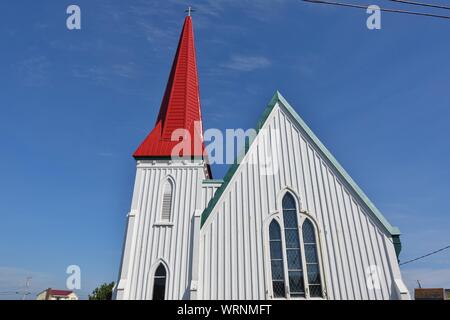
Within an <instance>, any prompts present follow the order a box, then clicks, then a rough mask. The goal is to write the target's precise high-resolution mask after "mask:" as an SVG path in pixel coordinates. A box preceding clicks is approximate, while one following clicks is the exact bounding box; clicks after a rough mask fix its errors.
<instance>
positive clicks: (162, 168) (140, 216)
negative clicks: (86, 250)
mask: <svg viewBox="0 0 450 320" xmlns="http://www.w3.org/2000/svg"><path fill="white" fill-rule="evenodd" d="M133 156H134V158H135V159H136V164H137V165H136V166H137V170H136V180H135V185H134V192H133V198H132V203H131V210H130V212H129V213H128V216H127V219H128V223H127V228H126V237H125V243H124V248H123V256H122V261H121V269H120V275H119V281H118V284H117V288H116V289H115V298H116V299H119V300H121V299H138V300H140V299H190V298H195V291H196V288H195V281H193V279H192V274H193V273H192V265H193V264H195V261H196V257H195V255H196V253H195V251H196V250H195V248H196V243H198V239H197V237H198V232H196V230H200V214H201V211H202V210H203V208H204V205H202V200H201V198H202V195H201V193H202V181H203V180H205V179H210V178H211V171H210V168H209V165H208V164H207V161H206V156H205V147H204V143H203V129H202V116H201V109H200V97H199V82H198V73H197V62H196V56H195V45H194V32H193V25H192V18H191V17H190V15H189V16H187V17H186V19H185V21H184V25H183V30H182V32H181V36H180V40H179V43H178V48H177V51H176V54H175V59H174V61H173V65H172V69H171V71H170V75H169V80H168V83H167V87H166V90H165V93H164V96H163V99H162V103H161V107H160V111H159V114H158V117H157V120H156V124H155V127H154V129H153V130H152V131H151V132H150V134H149V135H148V136H147V137H146V138H145V140H144V141H143V142H142V143H141V145H140V146H139V147H138V149H137V150H136V151H135V153H134V155H133ZM193 261H194V262H193ZM192 284H194V285H192Z"/></svg>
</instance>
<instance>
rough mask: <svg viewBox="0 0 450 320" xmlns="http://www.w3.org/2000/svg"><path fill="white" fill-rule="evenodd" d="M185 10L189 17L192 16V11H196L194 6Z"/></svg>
mask: <svg viewBox="0 0 450 320" xmlns="http://www.w3.org/2000/svg"><path fill="white" fill-rule="evenodd" d="M185 12H187V14H188V17H190V16H191V13H192V12H195V10H194V9H192V7H188V8H187V10H186V11H185Z"/></svg>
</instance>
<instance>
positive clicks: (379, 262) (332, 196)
mask: <svg viewBox="0 0 450 320" xmlns="http://www.w3.org/2000/svg"><path fill="white" fill-rule="evenodd" d="M262 129H263V130H261V131H260V133H259V134H258V136H257V138H256V140H255V142H254V143H253V144H252V146H251V147H250V150H249V151H248V153H247V155H246V157H245V159H244V161H243V163H242V164H241V165H240V167H239V169H238V171H236V173H235V174H234V176H233V177H232V179H231V181H230V182H229V184H228V185H227V187H226V189H225V190H224V192H223V193H222V196H221V199H219V201H218V202H217V203H216V205H215V207H214V209H213V210H212V212H211V214H210V216H209V218H208V219H207V221H206V223H205V224H204V225H203V227H202V229H201V231H200V233H201V237H200V239H201V240H200V241H201V243H200V248H201V249H200V265H201V272H200V274H201V276H200V279H199V281H200V283H199V287H200V288H202V289H201V290H200V295H199V298H201V299H266V298H267V297H268V293H269V292H270V290H271V289H270V288H271V283H270V281H269V280H270V275H269V272H268V270H267V268H268V265H267V264H268V257H267V254H268V252H269V251H268V250H266V249H265V246H268V244H267V243H265V241H266V240H267V239H266V236H265V235H266V234H267V230H266V228H267V225H268V223H267V222H268V221H269V220H270V219H271V218H272V217H273V216H274V215H277V214H279V213H280V204H279V203H277V201H279V199H280V195H281V193H282V192H283V190H284V189H285V188H289V189H291V190H293V191H294V192H295V193H296V195H297V196H298V198H299V200H300V209H301V210H306V211H307V213H308V214H310V215H311V216H312V217H313V218H314V219H315V221H316V223H317V225H318V229H319V230H318V235H319V243H320V253H319V254H320V256H321V260H322V269H323V271H322V279H323V286H324V287H325V289H326V293H327V298H328V299H390V298H392V297H395V293H393V292H392V290H393V285H392V282H393V279H394V278H395V276H394V274H397V273H398V272H397V269H398V266H396V264H397V261H396V257H395V254H392V253H393V252H394V248H393V244H392V241H391V237H390V234H389V233H388V232H387V231H386V230H385V229H383V227H382V226H380V224H379V223H378V221H376V220H375V219H374V218H372V216H371V215H369V214H368V212H367V209H366V207H364V206H363V204H362V202H361V200H360V199H359V198H358V196H357V195H356V194H355V193H354V191H353V190H351V189H350V188H349V187H348V186H347V184H346V183H345V182H344V181H342V179H341V177H340V175H339V174H338V173H337V172H336V171H335V169H334V168H333V167H332V166H331V165H330V164H329V163H328V160H327V159H326V158H325V157H324V156H323V155H322V153H321V152H320V151H318V148H317V147H316V146H315V145H314V144H313V142H312V141H310V139H309V137H308V136H307V135H306V134H305V133H304V132H303V130H302V129H301V127H300V126H298V124H297V123H296V122H295V121H294V120H292V119H291V117H290V115H289V114H288V113H287V112H286V111H285V110H284V107H280V105H277V106H276V107H275V108H274V109H273V111H272V113H271V114H270V116H269V118H268V119H267V121H266V122H265V125H264V127H263V128H262ZM265 129H274V130H278V133H279V134H278V135H276V134H275V133H274V131H265V132H263V131H264V130H265ZM277 138H278V141H277ZM268 150H275V152H274V155H275V157H276V160H277V161H278V169H279V170H278V171H277V172H276V173H275V174H274V175H262V174H261V165H258V164H261V163H264V162H263V161H262V158H261V157H263V156H264V155H265V154H267V151H268ZM250 158H251V159H256V161H252V162H251V163H248V161H247V160H248V159H250ZM252 163H253V164H252ZM255 163H256V165H255ZM210 188H212V189H213V187H210ZM215 190H216V189H213V190H209V189H208V187H205V186H204V187H203V194H204V196H203V205H204V206H205V207H206V205H207V204H208V202H209V200H210V199H211V197H212V195H213V194H214V192H215ZM371 265H376V266H377V267H378V268H379V270H380V285H381V288H380V289H379V290H370V289H369V288H368V287H367V280H366V276H367V273H366V272H367V270H368V268H369V267H370V266H371Z"/></svg>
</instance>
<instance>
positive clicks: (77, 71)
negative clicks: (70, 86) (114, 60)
mask: <svg viewBox="0 0 450 320" xmlns="http://www.w3.org/2000/svg"><path fill="white" fill-rule="evenodd" d="M72 75H73V76H74V77H77V78H82V79H87V80H90V81H92V82H94V83H97V84H105V83H107V82H109V81H111V80H114V79H117V78H126V79H135V78H136V77H137V76H138V68H137V67H136V64H135V63H134V62H128V63H123V64H113V65H111V66H109V65H108V66H90V67H87V68H83V67H80V66H77V67H75V68H73V69H72Z"/></svg>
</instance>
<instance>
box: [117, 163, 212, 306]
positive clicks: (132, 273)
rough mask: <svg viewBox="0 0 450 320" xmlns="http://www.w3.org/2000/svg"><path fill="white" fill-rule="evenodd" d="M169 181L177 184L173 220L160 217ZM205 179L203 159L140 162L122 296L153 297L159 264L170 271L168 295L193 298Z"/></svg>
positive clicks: (124, 259) (120, 280)
mask: <svg viewBox="0 0 450 320" xmlns="http://www.w3.org/2000/svg"><path fill="white" fill-rule="evenodd" d="M167 179H171V183H173V186H172V187H173V189H172V191H171V193H172V197H173V199H172V203H171V205H170V206H171V208H170V209H171V210H170V211H171V213H172V216H171V217H170V221H168V220H167V219H166V218H167V216H162V215H161V210H165V209H163V192H164V188H165V185H166V183H167ZM205 179H206V171H205V166H204V164H203V163H202V162H196V163H191V162H189V163H185V162H169V161H140V162H139V163H138V167H137V175H136V183H135V189H134V194H133V201H132V209H131V212H130V215H129V221H128V228H127V235H126V241H125V250H124V257H123V261H122V269H121V273H120V279H119V285H118V289H117V297H116V298H117V299H151V298H152V289H153V288H152V285H153V273H154V271H155V269H156V267H157V266H158V265H159V263H160V262H162V263H163V264H164V265H165V267H166V269H167V285H166V299H188V298H189V283H190V279H191V271H190V266H191V264H192V261H191V259H192V250H191V247H190V245H191V242H192V217H193V215H194V212H195V210H196V209H197V210H200V209H203V207H204V206H203V204H202V181H203V180H205ZM172 206H173V207H172Z"/></svg>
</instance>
